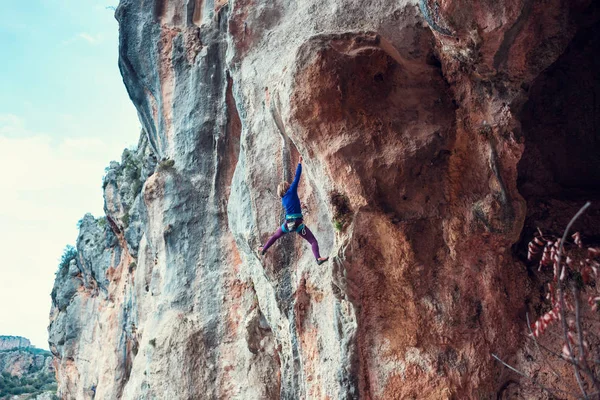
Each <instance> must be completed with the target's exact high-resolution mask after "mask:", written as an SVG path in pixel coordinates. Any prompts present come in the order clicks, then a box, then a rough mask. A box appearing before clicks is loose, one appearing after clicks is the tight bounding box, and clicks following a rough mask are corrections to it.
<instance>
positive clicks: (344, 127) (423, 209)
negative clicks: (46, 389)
mask: <svg viewBox="0 0 600 400" xmlns="http://www.w3.org/2000/svg"><path fill="white" fill-rule="evenodd" d="M116 15H117V19H118V20H119V23H120V29H121V32H120V62H119V66H120V68H121V72H122V74H123V78H124V82H125V85H126V87H127V90H128V92H129V95H130V97H131V99H132V101H133V102H134V104H135V105H136V107H137V110H138V114H139V117H140V121H141V122H142V125H143V132H142V138H141V139H140V144H139V146H138V149H137V150H135V151H131V150H128V151H126V152H125V153H124V155H123V159H122V162H121V163H112V164H111V166H110V168H109V170H108V172H107V174H106V177H105V180H104V197H105V211H106V218H100V219H95V218H94V217H92V216H86V217H85V218H84V219H83V221H82V225H81V231H80V234H79V238H78V241H77V249H78V258H77V259H76V260H74V261H73V262H72V263H71V265H70V266H69V267H68V268H66V267H65V268H63V270H61V271H59V274H58V275H57V280H56V283H55V289H54V291H53V308H52V311H51V325H50V344H51V350H52V351H53V353H54V354H55V356H56V363H57V371H58V378H59V382H60V386H59V394H60V395H61V396H62V397H63V398H76V399H84V398H94V396H96V397H97V398H131V399H133V398H170V399H171V398H172V399H176V398H177V399H180V398H238V399H266V398H286V399H292V398H311V399H313V398H340V399H341V398H344V399H347V398H364V399H392V398H393V399H396V398H398V399H400V398H423V399H425V398H429V399H451V398H494V397H498V398H502V397H503V396H504V397H506V396H509V397H510V396H511V395H512V393H516V392H518V391H519V390H522V393H525V392H527V393H528V394H527V395H526V396H527V397H528V398H535V397H540V398H541V396H543V395H542V394H541V392H539V391H538V390H537V389H535V388H531V387H529V386H527V383H526V382H524V381H519V379H518V378H517V377H514V376H510V375H508V374H507V373H506V371H505V370H504V369H503V368H502V366H501V365H499V364H497V363H494V362H493V361H492V360H491V357H490V354H491V353H492V352H496V353H500V354H501V355H502V357H504V358H506V359H507V360H510V361H511V362H514V363H516V364H519V367H521V368H524V369H527V368H530V369H531V361H530V360H528V359H527V357H525V356H524V355H523V352H522V349H523V348H524V338H523V336H522V335H521V332H522V331H523V329H524V314H525V311H526V309H527V304H528V303H530V302H531V298H530V297H529V296H530V293H529V292H530V290H531V287H532V286H533V285H532V284H531V282H532V281H531V278H530V277H528V274H527V267H526V265H525V264H524V263H523V262H522V261H521V260H520V258H519V255H518V251H513V250H512V246H513V245H514V244H515V243H519V240H520V235H521V232H522V229H523V227H524V226H529V224H530V223H531V221H532V219H531V218H532V217H531V215H532V214H531V212H530V211H529V212H528V208H527V205H528V204H529V206H530V209H529V210H531V205H532V203H531V202H532V201H535V199H534V197H535V196H536V192H535V190H533V191H528V192H527V193H528V195H527V196H529V193H531V196H534V197H531V198H530V197H527V198H525V199H524V197H523V196H522V194H524V193H521V192H520V190H524V189H525V188H527V187H532V185H533V186H534V187H535V185H539V183H535V179H534V177H535V176H538V175H536V174H535V173H534V172H531V171H532V168H535V165H536V164H535V163H536V161H535V160H536V156H532V158H529V157H527V158H526V157H525V156H524V154H527V153H524V151H528V150H527V149H529V148H530V147H531V148H535V149H537V150H535V151H540V152H546V151H547V147H545V144H544V143H543V142H542V141H540V140H538V139H536V138H537V137H539V134H538V133H535V129H532V128H530V127H531V126H532V125H535V121H537V120H538V119H539V118H540V117H539V116H536V114H535V112H536V110H539V108H538V107H539V106H537V105H536V104H537V99H538V96H537V95H536V94H535V93H536V91H538V90H541V91H543V90H544V89H543V88H544V87H549V88H550V89H551V88H552V87H553V86H552V84H551V83H550V84H549V85H548V84H545V83H544V82H548V80H547V79H549V82H555V81H552V78H551V77H549V78H547V79H546V78H544V76H545V74H547V72H546V71H550V70H551V69H552V65H553V63H560V62H561V59H562V58H561V57H564V56H561V54H563V53H565V51H567V52H568V51H569V50H568V49H570V46H571V45H570V43H575V41H576V40H580V41H583V40H584V39H581V38H579V39H577V38H578V37H579V36H578V35H585V32H586V31H593V27H594V26H595V25H594V24H596V23H597V21H598V6H597V4H596V3H594V2H592V1H583V0H582V1H577V2H564V1H559V0H556V1H554V0H553V1H548V2H544V4H538V3H536V2H533V1H530V0H521V1H519V0H515V1H501V2H498V1H496V2H489V1H488V2H480V3H478V4H477V5H473V4H472V2H468V1H461V0H456V1H445V2H441V3H440V2H437V1H429V0H420V1H419V2H417V1H405V2H398V1H386V0H384V1H380V2H368V1H359V0H352V1H346V2H335V1H333V2H323V1H312V0H306V1H302V2H287V1H270V2H263V1H257V2H250V1H244V0H230V1H227V0H225V1H214V2H204V1H173V2H166V1H162V0H153V1H146V2H138V1H130V0H122V1H121V4H120V6H119V8H118V9H117V13H116ZM588 36H589V32H588ZM574 38H575V39H574ZM582 46H583V45H582ZM590 48H591V47H590ZM578 49H579V50H580V57H583V59H585V60H588V61H589V60H592V57H593V56H594V54H593V50H585V46H583V49H582V48H579V47H578ZM565 54H566V53H565ZM578 54H579V53H578ZM572 60H578V58H577V57H575V56H574V57H573V58H572ZM588 61H586V62H588ZM566 62H567V63H568V60H567V61H566ZM589 63H591V64H590V65H592V64H593V61H589ZM569 65H571V66H572V68H576V67H575V66H574V65H573V64H569ZM585 65H588V64H585ZM575 70H576V69H575ZM575 70H574V71H575ZM574 73H575V72H574ZM591 73H592V72H590V74H591ZM590 81H593V79H592V78H590ZM595 82H598V80H596V81H595ZM594 85H595V86H594ZM592 86H593V87H595V88H596V89H594V90H598V89H597V83H594V84H592ZM536 88H539V89H536ZM557 129H558V128H557ZM580 131H581V132H582V135H583V134H584V133H583V132H584V131H585V129H583V125H582V129H581V130H580ZM561 132H562V131H561ZM528 146H530V147H528ZM300 154H301V155H303V156H304V157H305V160H306V162H305V172H304V176H303V180H302V183H301V186H300V192H301V197H302V198H303V201H304V203H305V204H306V205H307V208H308V212H307V213H306V215H305V222H306V223H307V224H308V226H309V227H310V228H311V230H313V232H315V234H316V236H317V238H318V239H319V243H320V246H321V249H322V250H323V252H324V253H327V254H329V255H330V256H331V262H330V263H329V264H325V265H322V266H316V264H315V262H314V260H313V259H312V254H311V252H310V251H309V250H308V248H307V247H306V245H305V244H304V243H303V242H302V241H300V240H299V239H294V238H292V237H291V236H290V237H286V238H284V239H282V240H281V241H280V242H279V243H278V244H277V245H276V246H275V247H273V248H272V250H270V252H269V254H268V255H267V256H266V258H259V257H258V256H257V255H256V253H255V248H256V247H257V246H258V245H259V244H261V243H263V242H264V241H265V240H266V239H267V237H268V236H269V235H270V234H271V233H272V231H274V230H275V229H276V227H277V225H278V224H279V223H280V219H281V213H280V211H279V209H280V205H279V199H278V198H277V196H276V194H275V188H276V186H277V183H278V182H280V181H281V180H282V179H287V180H289V179H291V174H292V172H293V166H294V165H295V162H296V161H297V159H298V156H299V155H300ZM520 160H523V163H521V164H519V161H520ZM593 160H595V159H594V158H593V157H592V156H590V157H589V162H590V163H593V162H595V161H593ZM550 161H552V160H550ZM581 164H582V165H583V164H584V162H582V163H581ZM561 165H564V164H561ZM564 175H565V173H562V175H561V176H564ZM567 175H568V174H567ZM538 177H539V176H538ZM538 182H539V181H538ZM528 184H530V185H529V186H527V185H528ZM562 184H565V185H568V184H569V182H568V179H567V180H566V181H564V180H563V183H562ZM553 193H558V192H556V191H555V192H553ZM526 221H528V222H527V223H526ZM596 226H597V224H596ZM518 247H519V245H517V246H516V247H515V248H518Z"/></svg>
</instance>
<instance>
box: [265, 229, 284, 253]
mask: <svg viewBox="0 0 600 400" xmlns="http://www.w3.org/2000/svg"><path fill="white" fill-rule="evenodd" d="M283 235H285V232H284V231H283V230H282V229H281V227H279V229H277V231H276V232H275V233H274V234H273V236H271V237H270V238H269V240H268V241H267V243H266V244H265V245H264V246H263V247H262V249H261V248H260V247H259V251H261V252H262V254H265V253H266V252H267V250H268V249H269V247H271V246H273V243H275V242H276V241H277V239H279V238H281V237H282V236H283Z"/></svg>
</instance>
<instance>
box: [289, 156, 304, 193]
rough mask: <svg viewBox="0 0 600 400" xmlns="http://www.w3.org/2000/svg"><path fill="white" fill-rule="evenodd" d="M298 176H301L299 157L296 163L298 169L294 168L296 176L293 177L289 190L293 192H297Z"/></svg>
mask: <svg viewBox="0 0 600 400" xmlns="http://www.w3.org/2000/svg"><path fill="white" fill-rule="evenodd" d="M300 175H302V157H300V162H299V163H298V167H297V168H296V176H295V177H294V182H292V185H291V186H290V189H291V190H293V191H297V190H298V183H299V182H300Z"/></svg>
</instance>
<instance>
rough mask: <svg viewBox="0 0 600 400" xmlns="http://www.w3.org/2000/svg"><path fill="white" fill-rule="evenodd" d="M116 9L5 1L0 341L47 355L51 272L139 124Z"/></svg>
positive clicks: (0, 23) (0, 27) (98, 209)
mask: <svg viewBox="0 0 600 400" xmlns="http://www.w3.org/2000/svg"><path fill="white" fill-rule="evenodd" d="M117 3H118V1H117V0H103V1H100V0H29V1H23V0H3V1H2V10H1V11H0V54H1V56H0V335H14V336H24V337H26V338H28V339H30V340H31V341H32V343H33V344H34V345H35V346H37V347H40V348H45V349H47V348H48V343H47V342H48V333H47V326H48V315H49V312H50V306H51V299H50V292H51V291H52V285H53V283H54V273H55V272H56V270H57V267H58V262H59V259H60V256H61V254H62V251H63V249H64V247H65V246H66V245H67V244H72V245H74V244H75V241H76V239H77V233H78V232H77V227H76V226H77V221H78V220H79V219H81V217H83V215H84V214H85V213H88V212H91V213H92V214H94V215H95V216H96V217H98V216H100V215H103V211H102V208H103V198H102V176H103V174H104V168H105V167H106V166H108V164H109V163H110V161H111V160H120V155H121V153H122V151H123V149H124V148H126V147H132V146H134V145H135V144H136V143H137V140H138V137H139V132H140V129H141V127H140V123H139V121H138V118H137V113H136V111H135V108H134V107H133V105H132V104H131V102H130V100H129V97H128V96H127V92H126V90H125V86H124V85H123V81H122V78H121V75H120V73H119V68H118V64H117V60H118V24H117V22H116V20H115V19H114V9H112V8H113V7H115V6H116V5H117Z"/></svg>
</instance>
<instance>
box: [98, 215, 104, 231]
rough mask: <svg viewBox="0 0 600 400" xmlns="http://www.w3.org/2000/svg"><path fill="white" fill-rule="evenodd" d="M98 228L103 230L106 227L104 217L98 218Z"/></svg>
mask: <svg viewBox="0 0 600 400" xmlns="http://www.w3.org/2000/svg"><path fill="white" fill-rule="evenodd" d="M97 223H98V227H100V228H101V229H104V228H105V227H106V217H100V218H98V219H97Z"/></svg>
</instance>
